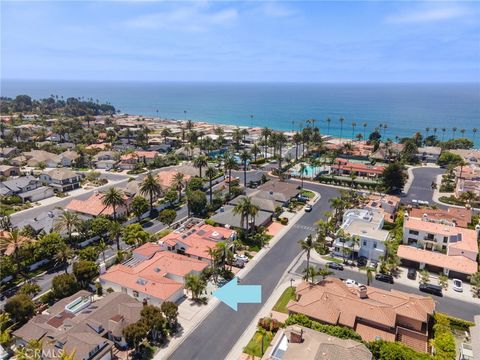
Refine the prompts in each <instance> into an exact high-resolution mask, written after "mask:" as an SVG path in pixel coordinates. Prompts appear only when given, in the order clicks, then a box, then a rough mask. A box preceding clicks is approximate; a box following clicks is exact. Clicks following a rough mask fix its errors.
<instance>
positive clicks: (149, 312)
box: [140, 305, 167, 342]
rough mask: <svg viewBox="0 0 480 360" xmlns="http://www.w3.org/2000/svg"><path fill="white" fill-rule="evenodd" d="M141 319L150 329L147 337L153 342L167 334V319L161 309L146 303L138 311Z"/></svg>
mask: <svg viewBox="0 0 480 360" xmlns="http://www.w3.org/2000/svg"><path fill="white" fill-rule="evenodd" d="M140 316H141V319H140V321H142V322H143V323H144V324H146V325H147V327H148V328H149V329H150V331H149V333H148V335H149V338H150V339H151V340H153V341H155V342H157V341H158V340H159V339H161V338H162V337H164V336H166V335H167V321H166V320H165V318H164V316H163V314H162V310H161V309H160V308H159V307H157V306H153V305H146V306H144V307H143V309H142V311H141V312H140Z"/></svg>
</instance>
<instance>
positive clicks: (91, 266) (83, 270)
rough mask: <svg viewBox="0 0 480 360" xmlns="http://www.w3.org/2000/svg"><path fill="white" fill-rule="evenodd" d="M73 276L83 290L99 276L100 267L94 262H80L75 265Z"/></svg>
mask: <svg viewBox="0 0 480 360" xmlns="http://www.w3.org/2000/svg"><path fill="white" fill-rule="evenodd" d="M73 274H74V275H75V278H76V279H77V281H78V282H79V283H80V285H81V286H82V287H83V288H86V287H87V286H88V284H89V283H90V282H91V281H92V280H93V279H94V278H95V277H97V276H98V275H99V269H98V265H97V264H96V263H95V262H93V261H87V260H80V261H77V262H75V263H74V264H73Z"/></svg>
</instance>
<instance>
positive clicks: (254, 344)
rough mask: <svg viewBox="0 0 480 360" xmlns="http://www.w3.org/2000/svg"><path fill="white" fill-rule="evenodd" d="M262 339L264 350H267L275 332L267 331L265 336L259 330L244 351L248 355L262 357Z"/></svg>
mask: <svg viewBox="0 0 480 360" xmlns="http://www.w3.org/2000/svg"><path fill="white" fill-rule="evenodd" d="M262 339H263V351H264V352H265V351H266V350H267V348H268V345H270V342H271V341H272V339H273V334H272V333H271V332H270V331H267V332H266V334H265V337H264V336H263V335H262V334H261V333H260V332H259V331H257V332H256V333H255V335H253V337H252V339H251V340H250V342H249V343H248V344H247V346H245V348H244V349H243V352H244V353H245V354H248V355H253V356H258V357H262V356H263V354H262Z"/></svg>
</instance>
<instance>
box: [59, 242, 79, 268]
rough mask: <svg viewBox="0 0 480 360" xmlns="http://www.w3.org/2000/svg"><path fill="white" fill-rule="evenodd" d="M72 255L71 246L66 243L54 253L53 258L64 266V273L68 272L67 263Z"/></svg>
mask: <svg viewBox="0 0 480 360" xmlns="http://www.w3.org/2000/svg"><path fill="white" fill-rule="evenodd" d="M74 255H75V254H74V252H73V250H72V248H71V247H70V246H68V245H65V246H62V247H61V248H60V249H58V251H57V253H56V254H55V260H56V261H58V262H59V263H61V264H63V265H64V266H65V274H68V263H69V261H70V260H71V259H73V256H74Z"/></svg>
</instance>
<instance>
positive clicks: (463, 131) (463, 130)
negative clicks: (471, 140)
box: [460, 129, 465, 138]
mask: <svg viewBox="0 0 480 360" xmlns="http://www.w3.org/2000/svg"><path fill="white" fill-rule="evenodd" d="M460 133H461V134H462V138H464V137H465V129H461V130H460Z"/></svg>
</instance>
